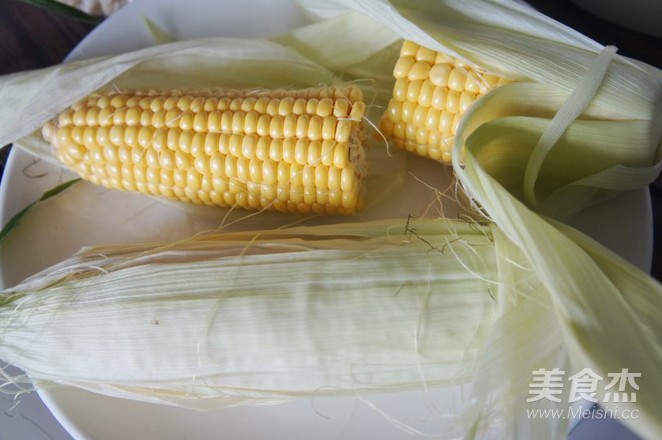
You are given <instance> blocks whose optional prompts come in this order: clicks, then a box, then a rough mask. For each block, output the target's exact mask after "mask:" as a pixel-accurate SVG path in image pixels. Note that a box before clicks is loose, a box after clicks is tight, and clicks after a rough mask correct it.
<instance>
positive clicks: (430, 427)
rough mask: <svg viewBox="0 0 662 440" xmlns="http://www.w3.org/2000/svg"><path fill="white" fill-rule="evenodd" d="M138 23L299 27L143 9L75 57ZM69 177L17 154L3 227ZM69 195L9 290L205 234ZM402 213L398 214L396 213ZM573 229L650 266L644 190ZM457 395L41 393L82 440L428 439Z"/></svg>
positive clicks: (188, 30) (200, 7) (274, 6)
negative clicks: (82, 257)
mask: <svg viewBox="0 0 662 440" xmlns="http://www.w3.org/2000/svg"><path fill="white" fill-rule="evenodd" d="M143 17H149V18H150V19H151V20H152V21H154V22H155V23H157V24H158V25H159V26H161V27H162V28H163V29H165V30H166V31H168V32H170V33H171V34H173V35H174V36H176V37H177V38H180V39H183V38H194V37H203V36H241V37H265V36H270V35H274V34H277V33H281V32H285V31H287V30H289V29H290V28H291V27H293V26H295V25H297V24H300V23H302V20H303V17H302V15H301V14H300V13H299V11H298V10H297V9H296V8H295V6H294V5H292V4H290V3H289V2H284V1H279V2H272V1H269V0H250V1H242V2H237V1H229V0H228V1H213V0H189V1H187V2H182V1H180V0H138V1H136V2H134V3H132V4H130V5H129V6H127V7H126V8H124V9H122V10H120V11H119V12H118V13H116V14H115V15H113V16H111V17H110V18H109V19H108V20H106V21H105V22H104V23H103V24H102V25H100V26H99V27H98V28H97V29H96V30H95V31H94V32H92V33H91V34H90V35H89V36H88V37H87V38H86V39H85V40H84V41H83V42H82V43H81V44H80V46H79V47H78V48H77V49H76V50H75V51H74V52H73V53H72V54H71V56H70V59H79V58H84V57H90V56H94V55H103V54H112V53H120V52H124V51H128V50H133V49H137V48H140V47H144V46H146V45H149V44H151V43H152V40H151V37H150V35H149V33H148V32H147V30H146V28H145V26H144V23H143V21H142V18H143ZM412 160H413V161H414V164H413V165H414V166H415V167H417V170H418V171H420V172H421V174H418V175H419V176H420V175H435V176H436V177H435V178H437V179H439V180H438V181H437V182H435V181H427V183H430V184H436V185H437V187H443V185H445V184H447V183H448V175H447V172H446V171H444V170H443V169H442V168H441V167H439V166H438V165H437V164H433V163H432V162H431V161H424V160H419V159H412ZM70 176H71V175H70V174H69V173H67V172H64V171H62V170H60V169H57V168H53V167H50V166H48V165H46V164H43V163H38V164H33V163H32V159H31V157H30V156H28V155H26V154H25V153H23V152H21V151H18V150H16V149H15V150H14V151H13V152H12V154H11V157H10V160H9V163H8V166H7V169H6V171H5V176H4V179H3V185H2V188H0V221H1V222H2V224H4V223H5V222H6V221H7V220H8V219H9V218H10V217H11V216H12V215H13V214H14V213H16V212H17V211H18V210H20V209H21V208H22V207H23V206H25V205H27V204H28V203H30V202H31V201H33V200H36V199H38V198H39V197H40V196H41V194H42V193H43V192H44V191H46V190H48V189H51V188H52V187H54V186H55V185H56V184H58V183H59V182H62V181H64V180H66V179H68V178H70ZM422 189H424V188H423V187H422V185H421V183H420V182H416V181H410V182H408V183H407V184H406V186H405V187H404V188H403V190H402V191H401V192H400V193H399V194H396V195H394V198H395V201H394V202H393V203H390V204H389V205H388V206H387V207H386V209H387V211H384V210H382V211H381V214H383V213H384V212H388V213H389V214H391V215H405V214H406V213H407V209H409V208H407V204H406V203H403V201H406V200H408V198H409V197H408V196H409V194H412V193H418V194H423V197H427V196H426V195H425V194H424V192H423V191H422ZM68 191H75V192H76V196H77V197H76V204H71V203H69V202H68V200H69V199H71V198H70V197H61V198H58V199H57V200H56V201H54V202H53V204H54V205H53V206H54V208H53V209H52V210H51V211H49V213H50V215H49V216H48V218H43V217H39V216H33V217H31V218H29V219H27V220H26V222H32V223H31V224H29V226H30V227H31V228H32V229H31V230H32V231H34V234H31V235H30V237H28V238H24V240H23V241H22V242H21V243H20V244H16V243H12V242H11V239H10V240H9V241H8V243H7V245H6V246H5V248H4V252H3V253H2V261H1V263H2V264H1V270H2V272H1V273H0V275H1V279H0V281H1V282H2V284H3V285H4V286H10V285H13V284H15V283H17V282H19V281H20V280H21V279H23V278H24V277H26V276H28V275H30V274H33V273H35V272H36V271H38V270H40V269H42V268H45V267H47V266H48V265H50V264H53V263H55V262H57V261H60V260H61V259H63V258H66V257H67V256H69V255H71V254H72V253H73V252H75V251H76V250H78V249H79V248H80V247H81V246H83V245H89V244H94V243H104V242H105V243H107V242H126V241H136V240H141V241H142V240H150V239H158V238H175V237H183V236H187V235H189V234H191V233H193V232H195V231H197V230H200V229H203V228H206V227H208V226H209V223H208V222H209V221H211V220H210V219H209V218H206V219H205V218H202V219H199V220H196V221H191V220H190V219H186V218H184V217H185V215H184V214H183V213H182V212H181V211H178V210H177V209H174V208H173V207H172V206H167V205H163V204H160V203H156V202H153V201H151V200H148V199H145V198H144V197H141V196H136V195H131V194H125V193H119V192H115V191H107V190H105V189H102V188H97V187H94V186H92V185H89V184H79V185H76V186H74V187H72V188H71V189H70V190H68ZM430 197H431V195H430ZM395 206H400V208H399V210H396V209H394V208H393V207H395ZM403 207H404V208H403ZM377 211H378V212H377V214H378V215H379V214H380V212H379V209H378V210H377ZM449 214H452V213H449ZM127 219H130V221H127ZM598 219H599V222H598V221H596V220H598ZM577 224H578V225H579V226H580V227H582V229H584V230H586V231H588V232H589V233H590V234H591V235H593V236H594V237H596V238H597V239H599V240H600V241H602V242H603V243H604V244H606V245H607V246H609V247H611V248H613V249H615V250H617V251H618V252H620V253H621V254H622V255H624V256H625V257H626V258H628V259H630V260H631V261H633V262H634V263H635V264H638V265H639V266H641V267H643V268H645V269H647V268H648V267H649V265H650V261H651V253H652V221H651V210H650V202H649V198H648V194H647V192H646V191H643V190H642V191H636V192H634V193H631V194H627V195H624V196H623V197H620V198H618V199H617V200H615V201H612V202H610V203H609V204H605V205H603V206H600V207H597V208H596V209H593V210H591V211H590V212H588V213H587V214H586V215H584V216H582V218H581V219H578V221H577ZM453 391H454V392H450V393H449V392H448V390H430V391H428V392H422V391H414V392H408V393H397V394H390V395H381V396H362V397H361V398H358V397H357V398H354V397H351V398H315V399H302V400H298V401H293V402H290V403H285V404H282V405H276V406H266V407H243V408H230V409H225V410H221V411H214V412H209V413H200V412H194V411H188V410H182V409H177V408H171V407H165V406H158V405H152V404H144V403H139V402H132V401H125V400H120V399H113V398H108V397H104V396H100V395H95V394H91V393H88V392H84V391H81V390H77V389H72V388H64V387H62V388H53V389H50V390H46V391H42V392H40V396H41V397H42V399H43V401H44V402H45V403H46V405H47V406H48V408H49V409H50V410H51V411H52V413H53V414H54V415H55V417H56V418H57V420H58V421H59V422H60V423H61V424H62V425H63V426H64V427H65V428H66V429H67V431H68V432H69V433H70V434H71V435H72V436H73V437H74V438H76V439H90V440H91V439H94V440H104V439H119V438H121V439H143V440H152V439H153V440H156V439H158V440H169V439H173V440H174V439H185V438H191V439H196V440H204V439H212V438H213V439H226V438H227V439H238V438H240V439H264V438H315V439H318V438H341V439H364V438H380V439H398V438H411V436H410V434H407V433H405V432H404V431H403V429H402V428H401V427H399V426H398V423H397V422H400V423H403V424H405V425H407V426H411V427H413V428H414V429H417V430H420V431H422V432H426V433H439V432H442V431H443V430H444V429H445V427H446V422H447V421H448V419H447V418H446V417H440V414H443V413H444V412H445V411H447V410H448V411H450V410H451V409H452V408H453V407H455V406H456V405H458V399H457V397H458V393H459V392H460V391H461V390H459V389H455V390H453ZM390 418H392V420H391V419H390ZM0 433H2V430H1V429H0ZM19 434H20V433H19Z"/></svg>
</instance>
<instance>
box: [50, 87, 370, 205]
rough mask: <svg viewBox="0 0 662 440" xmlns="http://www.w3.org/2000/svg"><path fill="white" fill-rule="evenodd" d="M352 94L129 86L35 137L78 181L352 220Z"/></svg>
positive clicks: (356, 192) (355, 93) (360, 173)
mask: <svg viewBox="0 0 662 440" xmlns="http://www.w3.org/2000/svg"><path fill="white" fill-rule="evenodd" d="M364 112H365V104H364V101H363V93H362V91H361V90H359V89H356V88H351V87H324V88H313V89H305V90H284V89H279V90H270V91H265V90H225V89H210V90H181V91H180V90H174V91H157V90H131V91H110V92H101V93H96V94H93V95H90V96H88V97H87V98H85V99H83V100H82V101H80V102H78V103H77V104H75V105H73V106H72V107H70V108H69V109H67V110H65V111H63V112H62V113H60V114H59V115H58V116H57V117H56V118H55V119H54V120H52V121H51V122H49V123H48V124H46V125H45V126H44V128H43V130H42V135H43V136H44V138H45V139H46V140H48V141H49V142H50V143H51V144H52V146H53V148H54V149H55V152H56V155H57V157H58V158H59V159H60V160H61V161H62V162H63V163H64V164H65V165H66V166H68V167H69V168H71V169H72V170H74V171H75V172H77V173H78V174H79V175H80V176H81V177H82V178H83V179H85V180H88V181H90V182H92V183H95V184H99V185H103V186H105V187H107V188H111V189H119V190H127V191H134V192H140V193H143V194H148V195H157V196H164V197H167V198H168V199H171V200H179V201H184V202H192V203H197V204H206V205H210V206H222V207H240V208H245V209H253V210H262V209H267V210H276V211H281V212H291V213H299V214H312V213H317V214H352V213H354V212H355V211H357V210H358V209H360V208H361V206H362V196H363V194H362V193H363V188H362V186H363V185H362V181H363V177H364V176H365V174H366V161H365V152H364V149H363V140H364V137H365V134H364V122H363V114H364Z"/></svg>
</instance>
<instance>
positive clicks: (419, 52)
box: [380, 40, 507, 164]
mask: <svg viewBox="0 0 662 440" xmlns="http://www.w3.org/2000/svg"><path fill="white" fill-rule="evenodd" d="M393 76H394V77H395V85H394V86H393V97H392V98H391V100H390V101H389V103H388V107H387V109H386V112H385V113H384V116H383V117H382V119H381V121H380V129H381V130H382V133H383V134H384V135H385V136H387V137H388V138H390V139H391V140H392V141H393V144H394V145H395V146H396V147H398V148H401V149H405V150H407V151H409V152H411V153H415V154H417V155H419V156H423V157H429V158H432V159H435V160H437V161H440V162H443V163H446V164H450V163H451V151H452V149H453V143H454V142H453V140H454V137H455V131H456V128H457V125H458V123H459V121H460V118H461V117H462V114H463V113H464V112H465V111H466V110H467V109H468V108H469V107H470V106H471V105H472V104H473V103H474V101H475V100H476V99H478V98H479V97H481V96H483V95H484V94H486V93H487V92H489V91H490V90H492V89H493V88H495V87H498V86H499V85H502V84H504V83H506V82H507V80H506V79H504V78H502V77H499V76H496V75H491V74H488V73H485V72H483V71H482V70H481V69H479V68H477V67H475V66H471V65H470V64H467V63H464V62H462V61H460V60H458V59H455V58H453V57H451V56H449V55H446V54H444V53H441V52H435V51H433V50H431V49H428V48H426V47H423V46H420V45H418V44H416V43H414V42H413V41H409V40H406V41H404V42H403V44H402V48H401V50H400V58H399V59H398V61H397V63H396V64H395V68H394V70H393Z"/></svg>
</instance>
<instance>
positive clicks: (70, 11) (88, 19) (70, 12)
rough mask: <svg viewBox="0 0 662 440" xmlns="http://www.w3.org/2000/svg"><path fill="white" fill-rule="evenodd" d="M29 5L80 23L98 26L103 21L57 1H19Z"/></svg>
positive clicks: (101, 18)
mask: <svg viewBox="0 0 662 440" xmlns="http://www.w3.org/2000/svg"><path fill="white" fill-rule="evenodd" d="M19 1H22V2H23V3H27V4H29V5H33V6H37V7H39V8H42V9H45V10H47V11H50V12H54V13H56V14H61V15H64V16H67V17H70V18H73V19H74V20H78V21H82V22H84V23H90V24H99V23H101V21H103V17H95V16H94V15H90V14H87V13H85V12H83V11H81V10H80V9H76V8H74V7H71V6H69V5H66V4H64V3H62V2H59V1H57V0H19Z"/></svg>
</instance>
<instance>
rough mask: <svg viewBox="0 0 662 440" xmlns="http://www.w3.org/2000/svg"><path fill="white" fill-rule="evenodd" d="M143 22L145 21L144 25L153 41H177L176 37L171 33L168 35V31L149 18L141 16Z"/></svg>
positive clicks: (160, 42) (161, 42)
mask: <svg viewBox="0 0 662 440" xmlns="http://www.w3.org/2000/svg"><path fill="white" fill-rule="evenodd" d="M143 22H144V23H145V26H146V27H147V30H148V31H149V33H150V34H151V35H152V38H154V42H155V43H157V44H165V43H172V42H173V41H177V38H175V37H174V36H173V35H170V34H169V33H168V32H166V31H164V30H163V29H162V28H161V27H160V26H159V25H157V24H156V23H154V22H153V21H152V20H150V19H149V18H147V17H143Z"/></svg>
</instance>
